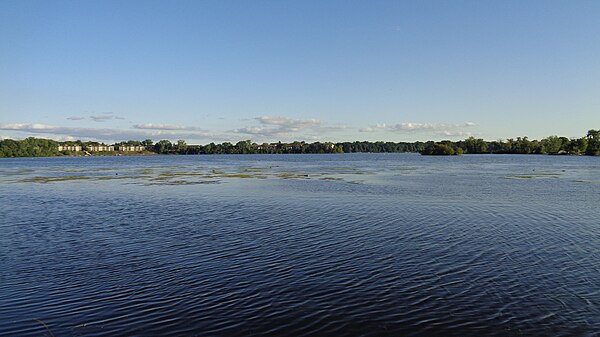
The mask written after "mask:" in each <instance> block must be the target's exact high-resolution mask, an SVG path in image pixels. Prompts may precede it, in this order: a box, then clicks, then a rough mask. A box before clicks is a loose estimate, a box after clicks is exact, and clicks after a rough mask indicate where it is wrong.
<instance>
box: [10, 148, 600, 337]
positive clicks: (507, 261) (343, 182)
mask: <svg viewBox="0 0 600 337" xmlns="http://www.w3.org/2000/svg"><path fill="white" fill-rule="evenodd" d="M0 189H1V191H2V192H1V193H0V214H2V217H1V218H0V231H1V233H2V235H1V236H0V265H1V266H2V268H0V336H40V335H55V336H197V335H227V336H229V335H234V336H247V335H276V336H277V335H280V336H290V335H291V336H303V335H307V336H308V335H340V336H356V335H363V336H385V335H387V336H398V335H416V336H431V335H440V336H457V335H462V336H524V335H542V336H573V335H576V336H595V335H598V334H600V221H599V220H598V219H600V207H598V205H600V158H596V157H562V156H560V157H559V156H536V155H528V156H519V155H472V156H470V155H464V156H461V157H424V156H419V155H414V154H343V155H223V156H219V155H214V156H148V157H66V158H65V157H61V158H58V157H57V158H18V159H2V160H0Z"/></svg>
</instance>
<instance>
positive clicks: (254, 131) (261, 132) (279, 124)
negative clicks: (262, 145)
mask: <svg viewBox="0 0 600 337" xmlns="http://www.w3.org/2000/svg"><path fill="white" fill-rule="evenodd" d="M254 119H255V120H256V121H258V122H259V123H260V124H262V125H265V126H247V127H243V128H240V129H235V130H232V132H234V133H242V134H248V135H258V136H264V137H281V136H290V135H291V133H297V132H300V131H305V130H309V129H315V128H317V127H319V126H320V125H321V121H320V120H318V119H314V118H311V119H291V118H287V117H280V116H261V117H256V118H254Z"/></svg>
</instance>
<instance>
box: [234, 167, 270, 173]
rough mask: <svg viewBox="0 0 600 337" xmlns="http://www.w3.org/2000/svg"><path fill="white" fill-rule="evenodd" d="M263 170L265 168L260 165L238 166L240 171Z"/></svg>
mask: <svg viewBox="0 0 600 337" xmlns="http://www.w3.org/2000/svg"><path fill="white" fill-rule="evenodd" d="M264 170H265V168H262V167H247V166H242V167H240V171H242V172H263V171H264Z"/></svg>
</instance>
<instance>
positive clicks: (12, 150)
mask: <svg viewBox="0 0 600 337" xmlns="http://www.w3.org/2000/svg"><path fill="white" fill-rule="evenodd" d="M57 155H59V153H58V142H56V141H53V140H49V139H40V138H33V137H30V138H26V139H23V140H12V139H4V140H0V157H48V156H57Z"/></svg>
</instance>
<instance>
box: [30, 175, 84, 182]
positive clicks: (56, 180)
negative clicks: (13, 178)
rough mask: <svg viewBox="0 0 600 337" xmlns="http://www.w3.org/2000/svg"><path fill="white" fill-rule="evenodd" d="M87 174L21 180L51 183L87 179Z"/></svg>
mask: <svg viewBox="0 0 600 337" xmlns="http://www.w3.org/2000/svg"><path fill="white" fill-rule="evenodd" d="M89 179H92V177H89V176H62V177H32V178H27V179H23V180H21V182H24V183H42V184H45V183H53V182H59V181H74V180H89Z"/></svg>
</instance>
